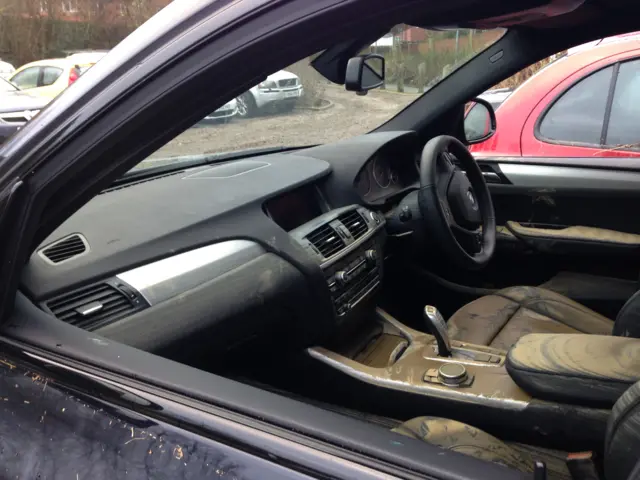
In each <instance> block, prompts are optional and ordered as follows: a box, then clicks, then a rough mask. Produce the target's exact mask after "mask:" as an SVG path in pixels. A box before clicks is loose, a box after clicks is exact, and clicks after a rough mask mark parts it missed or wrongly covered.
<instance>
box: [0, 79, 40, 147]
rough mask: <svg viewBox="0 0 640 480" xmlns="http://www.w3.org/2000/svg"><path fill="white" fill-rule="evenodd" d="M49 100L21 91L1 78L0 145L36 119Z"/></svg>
mask: <svg viewBox="0 0 640 480" xmlns="http://www.w3.org/2000/svg"><path fill="white" fill-rule="evenodd" d="M47 103H49V100H47V99H45V98H39V97H34V96H32V95H30V94H28V93H27V92H23V91H21V90H20V89H19V88H18V87H16V86H15V85H13V84H12V83H11V82H9V81H8V80H5V79H3V78H0V144H1V143H2V142H4V141H5V140H6V139H7V138H9V137H10V136H11V135H13V134H14V133H15V132H17V131H18V130H19V129H20V128H21V127H22V126H23V125H24V124H25V123H27V122H28V121H29V120H31V119H32V118H33V117H35V116H36V115H37V114H38V113H39V112H40V110H41V109H43V108H44V107H45V106H46V105H47Z"/></svg>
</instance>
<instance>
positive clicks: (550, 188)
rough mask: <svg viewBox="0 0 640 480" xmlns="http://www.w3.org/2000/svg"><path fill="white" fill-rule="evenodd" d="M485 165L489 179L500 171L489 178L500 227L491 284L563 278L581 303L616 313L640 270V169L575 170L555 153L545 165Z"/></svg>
mask: <svg viewBox="0 0 640 480" xmlns="http://www.w3.org/2000/svg"><path fill="white" fill-rule="evenodd" d="M520 160H522V159H520ZM592 160H593V159H587V158H585V159H582V163H585V164H586V163H588V162H591V161H592ZM599 160H600V161H602V160H606V159H602V158H601V159H599ZM554 161H555V162H557V163H558V164H557V165H554V164H553V163H552V162H554ZM478 163H479V164H480V165H481V169H482V170H483V172H485V178H487V172H491V173H492V174H493V175H492V179H493V180H494V182H493V183H490V182H487V183H488V185H489V189H490V191H491V193H492V199H493V202H494V208H495V211H496V218H497V224H498V226H499V227H498V235H497V238H498V245H497V249H496V255H495V257H494V259H493V260H492V262H491V265H490V267H489V268H488V269H486V270H485V271H484V272H482V273H481V274H480V275H481V278H482V279H483V282H486V284H487V285H495V286H504V285H505V283H508V284H511V285H514V284H525V285H540V284H543V283H545V282H548V281H550V280H551V279H552V278H554V277H556V276H557V275H561V276H562V279H563V280H562V283H563V284H564V285H565V287H566V288H565V290H567V291H569V290H573V291H574V294H573V295H572V296H573V297H574V298H575V299H576V300H578V301H581V302H582V303H585V304H587V305H589V306H591V307H592V308H596V309H597V310H599V311H601V312H603V313H605V314H608V315H609V316H612V315H615V313H616V312H617V309H619V308H620V307H621V306H622V304H623V303H624V301H625V300H626V298H628V296H630V295H631V294H632V293H633V291H634V290H635V288H636V284H637V279H638V273H639V272H640V257H639V255H638V253H640V216H638V215H636V212H637V211H638V209H640V172H638V171H623V170H615V169H604V168H586V167H571V166H567V165H566V160H565V159H551V158H548V157H547V158H546V159H545V164H543V165H540V164H527V163H523V162H522V161H518V162H505V161H504V159H500V162H487V161H483V160H480V161H479V162H478ZM496 178H498V179H499V180H500V182H499V183H497V182H495V180H496ZM536 229H538V230H536ZM589 237H590V238H589ZM561 272H562V273H561ZM566 272H570V274H571V275H569V276H567V275H566ZM585 275H587V276H588V277H585ZM605 277H606V278H605ZM608 279H611V280H608ZM620 281H622V283H620ZM571 282H574V283H573V284H572V283H571ZM552 283H553V282H552ZM557 283H558V282H556V284H557ZM578 283H580V284H581V285H580V288H578V286H577V285H578ZM621 285H623V286H626V287H624V288H623V287H621ZM609 286H610V288H609ZM576 292H577V293H576ZM563 293H564V292H563Z"/></svg>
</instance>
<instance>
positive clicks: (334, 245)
mask: <svg viewBox="0 0 640 480" xmlns="http://www.w3.org/2000/svg"><path fill="white" fill-rule="evenodd" d="M307 240H309V242H311V243H312V244H313V246H314V247H316V249H317V250H318V251H319V252H320V253H321V254H322V256H323V257H324V258H329V257H330V256H331V255H334V254H336V253H338V252H339V251H340V250H342V249H343V248H344V246H345V245H344V240H342V238H341V237H340V235H338V234H337V233H336V231H335V230H334V229H333V227H331V225H328V224H327V225H323V226H321V227H319V228H316V229H315V230H314V231H313V232H311V233H310V234H309V235H307Z"/></svg>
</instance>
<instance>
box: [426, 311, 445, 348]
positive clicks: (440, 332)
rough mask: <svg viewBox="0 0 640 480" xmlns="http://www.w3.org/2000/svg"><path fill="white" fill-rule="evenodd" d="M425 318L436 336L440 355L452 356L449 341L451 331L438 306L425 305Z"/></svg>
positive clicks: (428, 326)
mask: <svg viewBox="0 0 640 480" xmlns="http://www.w3.org/2000/svg"><path fill="white" fill-rule="evenodd" d="M424 320H425V323H426V324H427V328H428V329H429V331H430V332H431V334H432V335H433V336H434V337H436V341H437V342H438V356H440V357H450V356H451V343H450V342H449V333H448V332H447V324H446V323H445V321H444V318H442V315H441V314H440V312H439V311H438V309H437V308H436V307H432V306H431V305H427V306H426V307H424Z"/></svg>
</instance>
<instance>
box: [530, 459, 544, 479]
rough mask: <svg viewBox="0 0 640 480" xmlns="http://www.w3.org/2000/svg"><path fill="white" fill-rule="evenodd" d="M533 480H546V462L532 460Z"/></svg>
mask: <svg viewBox="0 0 640 480" xmlns="http://www.w3.org/2000/svg"><path fill="white" fill-rule="evenodd" d="M533 480H547V464H546V463H544V462H540V461H538V460H536V461H535V462H533Z"/></svg>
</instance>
